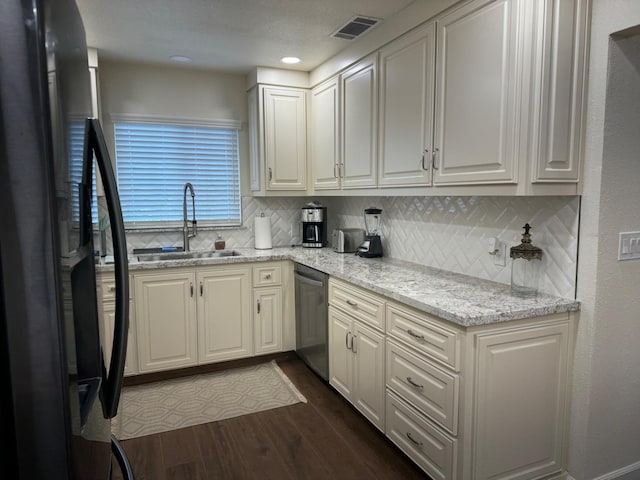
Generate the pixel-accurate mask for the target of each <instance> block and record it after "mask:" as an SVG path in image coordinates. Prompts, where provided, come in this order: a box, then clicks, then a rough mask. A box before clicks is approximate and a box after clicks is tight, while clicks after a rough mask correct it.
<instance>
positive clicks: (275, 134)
mask: <svg viewBox="0 0 640 480" xmlns="http://www.w3.org/2000/svg"><path fill="white" fill-rule="evenodd" d="M260 88H262V101H263V105H264V118H263V122H264V125H263V127H264V150H265V161H266V167H267V171H266V175H267V190H306V188H307V119H306V115H307V109H306V98H305V97H306V92H305V91H304V90H299V89H283V88H277V87H260Z"/></svg>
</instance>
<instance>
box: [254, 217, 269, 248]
mask: <svg viewBox="0 0 640 480" xmlns="http://www.w3.org/2000/svg"><path fill="white" fill-rule="evenodd" d="M254 233H255V248H256V250H269V249H270V248H272V245H271V218H270V217H265V216H264V213H263V214H262V216H260V217H256V218H255V224H254Z"/></svg>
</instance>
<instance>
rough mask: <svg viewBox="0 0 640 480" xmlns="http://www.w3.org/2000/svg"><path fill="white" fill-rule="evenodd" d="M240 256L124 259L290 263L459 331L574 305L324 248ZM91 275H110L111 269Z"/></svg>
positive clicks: (139, 265)
mask: <svg viewBox="0 0 640 480" xmlns="http://www.w3.org/2000/svg"><path fill="white" fill-rule="evenodd" d="M234 250H236V251H238V252H240V253H241V254H242V255H240V256H232V257H218V258H201V259H186V260H171V261H156V262H138V261H137V258H136V257H135V256H131V257H130V260H129V271H131V272H135V271H139V270H149V269H161V268H178V267H193V266H202V265H223V264H235V263H247V262H264V261H276V260H293V261H294V262H298V263H300V264H302V265H306V266H308V267H311V268H315V269H317V270H321V271H323V272H325V273H327V274H329V275H331V276H334V277H336V278H339V279H342V280H346V281H347V282H350V283H353V284H355V285H359V286H361V287H363V288H366V289H369V290H372V291H374V292H376V293H379V294H381V295H384V296H385V297H388V298H392V299H394V300H397V301H399V302H401V303H404V304H407V305H410V306H412V307H414V308H416V309H418V310H421V311H423V312H426V313H428V314H431V315H435V316H437V317H440V318H442V319H445V320H448V321H450V322H453V323H455V324H458V325H461V326H463V327H470V326H476V325H487V324H491V323H498V322H505V321H509V320H519V319H524V318H530V317H537V316H542V315H550V314H554V313H564V312H569V311H577V310H579V309H580V302H578V301H577V300H573V299H567V298H560V297H555V296H552V295H547V294H539V295H537V296H535V297H526V298H523V297H519V296H515V295H512V294H511V289H510V286H509V285H504V284H502V283H497V282H492V281H489V280H483V279H481V278H476V277H470V276H467V275H461V274H458V273H452V272H448V271H445V270H438V269H435V268H431V267H426V266H423V265H418V264H415V263H409V262H403V261H400V260H395V259H390V258H375V259H374V258H360V257H358V256H356V255H354V254H352V253H336V252H334V251H333V250H331V249H330V248H322V249H314V248H301V247H283V248H274V249H272V250H255V249H252V248H237V249H234ZM97 270H98V271H99V272H100V271H112V270H113V265H98V266H97Z"/></svg>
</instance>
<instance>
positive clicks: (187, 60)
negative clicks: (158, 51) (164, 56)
mask: <svg viewBox="0 0 640 480" xmlns="http://www.w3.org/2000/svg"><path fill="white" fill-rule="evenodd" d="M169 60H171V61H172V62H176V63H191V62H193V58H191V57H185V56H184V55H172V56H170V57H169Z"/></svg>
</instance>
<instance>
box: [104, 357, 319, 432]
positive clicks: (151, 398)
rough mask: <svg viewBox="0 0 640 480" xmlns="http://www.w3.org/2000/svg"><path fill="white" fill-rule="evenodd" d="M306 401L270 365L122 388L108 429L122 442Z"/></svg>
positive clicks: (280, 373)
mask: <svg viewBox="0 0 640 480" xmlns="http://www.w3.org/2000/svg"><path fill="white" fill-rule="evenodd" d="M299 402H304V403H306V402H307V400H306V399H305V398H304V396H303V395H302V394H301V393H300V392H299V391H298V390H297V389H296V387H295V386H294V385H293V383H292V382H291V380H289V378H287V376H286V375H285V374H284V372H282V370H280V367H278V365H277V364H276V362H275V361H271V362H270V363H262V364H259V365H254V366H251V367H244V368H237V369H233V370H226V371H222V372H215V373H208V374H202V375H194V376H191V377H183V378H177V379H173V380H167V381H162V382H155V383H149V384H146V385H136V386H131V387H125V388H124V389H123V391H122V397H121V399H120V407H119V413H118V416H117V417H116V418H115V419H114V420H113V422H112V425H111V429H112V431H113V433H114V434H115V435H116V436H117V437H118V438H119V439H121V440H127V439H130V438H136V437H142V436H145V435H151V434H153V433H160V432H167V431H169V430H175V429H178V428H184V427H191V426H193V425H200V424H202V423H208V422H215V421H217V420H224V419H225V418H232V417H238V416H240V415H247V414H250V413H256V412H262V411H264V410H269V409H272V408H278V407H284V406H287V405H293V404H295V403H299Z"/></svg>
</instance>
